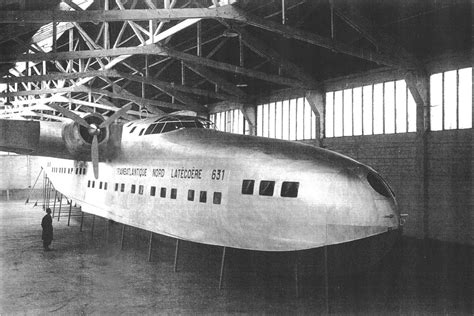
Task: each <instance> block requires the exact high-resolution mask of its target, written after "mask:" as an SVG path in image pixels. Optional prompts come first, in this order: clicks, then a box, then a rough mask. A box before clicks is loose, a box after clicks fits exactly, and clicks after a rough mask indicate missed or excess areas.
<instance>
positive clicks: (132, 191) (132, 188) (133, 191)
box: [130, 184, 135, 193]
mask: <svg viewBox="0 0 474 316" xmlns="http://www.w3.org/2000/svg"><path fill="white" fill-rule="evenodd" d="M130 193H135V184H132V187H131V188H130Z"/></svg>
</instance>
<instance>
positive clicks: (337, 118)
mask: <svg viewBox="0 0 474 316" xmlns="http://www.w3.org/2000/svg"><path fill="white" fill-rule="evenodd" d="M334 136H335V137H339V136H342V91H336V92H335V93H334Z"/></svg>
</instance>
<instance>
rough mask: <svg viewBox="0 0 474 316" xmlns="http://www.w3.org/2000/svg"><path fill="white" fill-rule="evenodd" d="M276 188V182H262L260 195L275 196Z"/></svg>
mask: <svg viewBox="0 0 474 316" xmlns="http://www.w3.org/2000/svg"><path fill="white" fill-rule="evenodd" d="M274 188H275V181H266V180H263V181H260V189H259V191H258V194H260V195H264V196H273V189H274Z"/></svg>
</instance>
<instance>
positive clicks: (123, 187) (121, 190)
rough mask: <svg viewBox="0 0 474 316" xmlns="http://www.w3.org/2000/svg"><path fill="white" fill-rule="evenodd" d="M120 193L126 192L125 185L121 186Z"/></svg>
mask: <svg viewBox="0 0 474 316" xmlns="http://www.w3.org/2000/svg"><path fill="white" fill-rule="evenodd" d="M120 192H125V183H122V184H120Z"/></svg>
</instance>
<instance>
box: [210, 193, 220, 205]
mask: <svg viewBox="0 0 474 316" xmlns="http://www.w3.org/2000/svg"><path fill="white" fill-rule="evenodd" d="M221 200H222V193H221V192H214V197H213V198H212V203H214V204H221Z"/></svg>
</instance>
